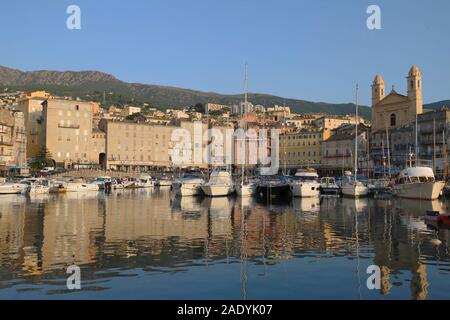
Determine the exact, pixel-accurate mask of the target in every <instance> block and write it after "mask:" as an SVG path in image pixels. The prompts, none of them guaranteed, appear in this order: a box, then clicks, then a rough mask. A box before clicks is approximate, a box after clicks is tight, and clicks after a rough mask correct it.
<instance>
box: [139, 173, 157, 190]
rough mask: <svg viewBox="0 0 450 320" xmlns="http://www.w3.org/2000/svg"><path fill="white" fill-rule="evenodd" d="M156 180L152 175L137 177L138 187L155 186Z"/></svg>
mask: <svg viewBox="0 0 450 320" xmlns="http://www.w3.org/2000/svg"><path fill="white" fill-rule="evenodd" d="M154 186H155V180H154V179H153V178H152V177H151V176H150V175H142V176H140V177H139V178H138V179H137V187H138V188H153V187H154Z"/></svg>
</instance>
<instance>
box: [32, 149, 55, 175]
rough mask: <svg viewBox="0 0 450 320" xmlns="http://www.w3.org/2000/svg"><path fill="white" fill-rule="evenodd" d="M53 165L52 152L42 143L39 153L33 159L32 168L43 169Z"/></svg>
mask: <svg viewBox="0 0 450 320" xmlns="http://www.w3.org/2000/svg"><path fill="white" fill-rule="evenodd" d="M52 165H53V160H52V154H51V153H50V151H49V150H48V149H47V147H46V146H45V145H41V147H40V148H39V151H38V153H37V154H36V156H35V157H34V158H33V160H32V161H31V168H33V169H38V170H42V169H44V168H45V167H50V166H52Z"/></svg>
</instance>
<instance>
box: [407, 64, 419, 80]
mask: <svg viewBox="0 0 450 320" xmlns="http://www.w3.org/2000/svg"><path fill="white" fill-rule="evenodd" d="M409 76H410V77H421V76H422V75H421V73H420V70H419V67H417V66H416V65H413V66H412V67H411V70H409Z"/></svg>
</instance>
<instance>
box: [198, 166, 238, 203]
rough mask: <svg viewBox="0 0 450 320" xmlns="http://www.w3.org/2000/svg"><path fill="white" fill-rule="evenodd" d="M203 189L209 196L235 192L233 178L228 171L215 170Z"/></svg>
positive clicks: (221, 195)
mask: <svg viewBox="0 0 450 320" xmlns="http://www.w3.org/2000/svg"><path fill="white" fill-rule="evenodd" d="M202 190H203V192H204V193H205V195H206V196H208V197H223V196H228V195H230V194H232V193H233V192H234V183H233V179H232V178H231V175H230V173H229V172H228V171H213V172H212V173H211V176H210V178H209V181H208V182H207V183H205V184H203V185H202Z"/></svg>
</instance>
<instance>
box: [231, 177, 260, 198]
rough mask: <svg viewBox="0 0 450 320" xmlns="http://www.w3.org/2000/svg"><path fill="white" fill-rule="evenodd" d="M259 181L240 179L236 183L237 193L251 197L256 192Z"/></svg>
mask: <svg viewBox="0 0 450 320" xmlns="http://www.w3.org/2000/svg"><path fill="white" fill-rule="evenodd" d="M257 189H258V182H257V181H255V180H249V181H239V182H238V183H236V193H237V194H238V195H239V196H241V197H250V196H253V195H255V194H256V192H257Z"/></svg>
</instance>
